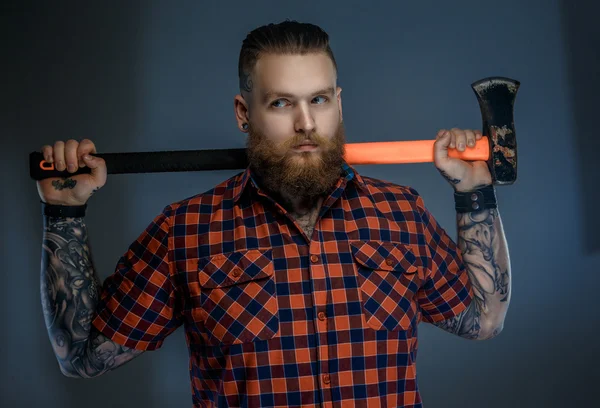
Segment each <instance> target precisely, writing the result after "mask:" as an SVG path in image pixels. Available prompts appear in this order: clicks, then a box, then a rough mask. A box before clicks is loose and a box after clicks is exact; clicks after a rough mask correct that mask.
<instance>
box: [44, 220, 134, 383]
mask: <svg viewBox="0 0 600 408" xmlns="http://www.w3.org/2000/svg"><path fill="white" fill-rule="evenodd" d="M100 287H101V284H100V282H99V280H98V277H97V276H96V273H95V271H94V267H93V264H92V255H91V250H90V245H89V242H88V236H87V227H86V225H85V223H84V220H83V218H54V217H44V236H43V244H42V270H41V298H42V308H43V312H44V318H45V321H46V327H47V329H48V335H49V337H50V342H51V344H52V348H53V349H54V353H55V354H56V358H57V360H58V363H59V365H60V369H61V371H62V373H63V374H64V375H66V376H69V377H80V378H89V377H95V376H98V375H100V374H103V373H105V372H107V371H110V370H112V369H115V368H117V367H119V366H121V365H123V364H125V363H126V362H128V361H130V360H132V359H133V358H134V357H136V356H138V355H140V354H141V353H143V351H140V350H134V349H129V348H127V347H123V346H121V345H119V344H116V343H114V342H113V341H111V340H109V339H108V338H107V337H105V336H104V335H102V334H101V333H100V332H99V331H98V330H96V328H94V327H93V326H92V324H91V322H92V320H93V319H94V317H95V314H96V312H95V310H96V305H97V303H98V296H99V289H100Z"/></svg>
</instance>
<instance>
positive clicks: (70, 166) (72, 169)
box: [68, 163, 75, 172]
mask: <svg viewBox="0 0 600 408" xmlns="http://www.w3.org/2000/svg"><path fill="white" fill-rule="evenodd" d="M68 169H69V171H70V172H74V171H75V166H74V165H73V164H71V163H69V166H68Z"/></svg>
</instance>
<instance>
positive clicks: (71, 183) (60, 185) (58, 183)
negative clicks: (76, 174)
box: [52, 178, 77, 191]
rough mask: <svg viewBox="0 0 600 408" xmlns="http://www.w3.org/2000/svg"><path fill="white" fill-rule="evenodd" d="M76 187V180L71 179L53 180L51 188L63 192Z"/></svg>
mask: <svg viewBox="0 0 600 408" xmlns="http://www.w3.org/2000/svg"><path fill="white" fill-rule="evenodd" d="M76 185H77V180H73V179H70V178H68V179H65V180H54V181H53V182H52V186H53V187H54V189H55V190H58V191H60V190H64V189H65V188H68V189H71V190H72V189H74V188H75V186H76Z"/></svg>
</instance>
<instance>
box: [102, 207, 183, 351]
mask: <svg viewBox="0 0 600 408" xmlns="http://www.w3.org/2000/svg"><path fill="white" fill-rule="evenodd" d="M168 208H169V207H165V209H164V210H163V211H162V213H161V214H160V215H158V216H156V217H155V218H154V220H153V221H152V222H151V223H150V224H149V225H148V227H146V229H145V230H144V231H143V232H142V233H141V234H140V236H139V237H138V238H137V240H135V241H134V242H133V243H132V244H131V245H130V247H129V249H128V251H127V252H126V253H125V254H124V255H123V256H122V257H121V258H120V259H119V262H118V263H117V266H116V270H115V272H114V274H113V275H111V276H109V277H108V278H107V279H106V280H105V281H104V284H103V285H102V286H103V287H102V292H101V295H100V299H99V301H98V305H97V309H96V311H97V316H96V317H95V318H94V320H93V322H92V323H93V325H94V326H95V327H96V328H97V329H98V330H99V331H100V332H102V334H104V335H105V336H107V337H108V338H109V339H111V340H112V341H114V342H115V343H117V344H121V345H123V346H125V347H129V348H134V349H137V350H155V349H158V348H160V347H161V346H162V343H163V341H164V339H165V338H166V337H167V336H168V335H169V334H171V333H172V332H173V331H175V329H176V328H177V327H179V326H180V325H181V322H182V318H181V313H180V312H179V311H178V309H180V308H178V307H177V297H176V292H175V286H174V285H173V279H172V273H173V269H172V268H173V262H172V251H171V249H170V247H169V241H170V240H169V231H170V224H169V222H170V221H169V217H168V216H167V214H168V211H167V209H168Z"/></svg>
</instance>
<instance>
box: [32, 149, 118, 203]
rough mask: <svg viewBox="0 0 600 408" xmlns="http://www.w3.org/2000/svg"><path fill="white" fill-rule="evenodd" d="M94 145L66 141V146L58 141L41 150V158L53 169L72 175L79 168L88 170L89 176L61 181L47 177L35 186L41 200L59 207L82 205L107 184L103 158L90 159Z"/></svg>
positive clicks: (94, 151) (81, 175)
mask: <svg viewBox="0 0 600 408" xmlns="http://www.w3.org/2000/svg"><path fill="white" fill-rule="evenodd" d="M90 153H96V146H95V145H94V143H93V142H92V141H91V140H87V139H84V140H82V141H81V143H80V142H77V141H76V140H69V141H67V143H64V142H62V141H60V140H59V141H57V142H56V143H55V144H54V146H50V145H46V146H44V147H43V148H42V154H43V155H44V159H45V160H46V161H48V162H50V163H54V165H55V168H56V170H59V171H64V170H65V169H66V170H67V171H68V172H69V173H74V172H75V171H77V170H78V167H86V166H87V167H89V168H91V169H92V173H91V174H79V175H77V176H73V177H68V178H66V179H62V178H49V179H45V180H40V181H38V183H37V187H38V193H39V194H40V198H41V199H42V201H44V202H46V203H48V204H58V205H83V204H85V203H86V202H87V200H88V199H89V198H90V197H91V196H92V194H94V193H95V192H96V191H98V190H99V189H100V188H101V187H102V186H104V184H105V183H106V163H105V162H104V159H101V158H98V157H92V156H90V155H89V154H90Z"/></svg>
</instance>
